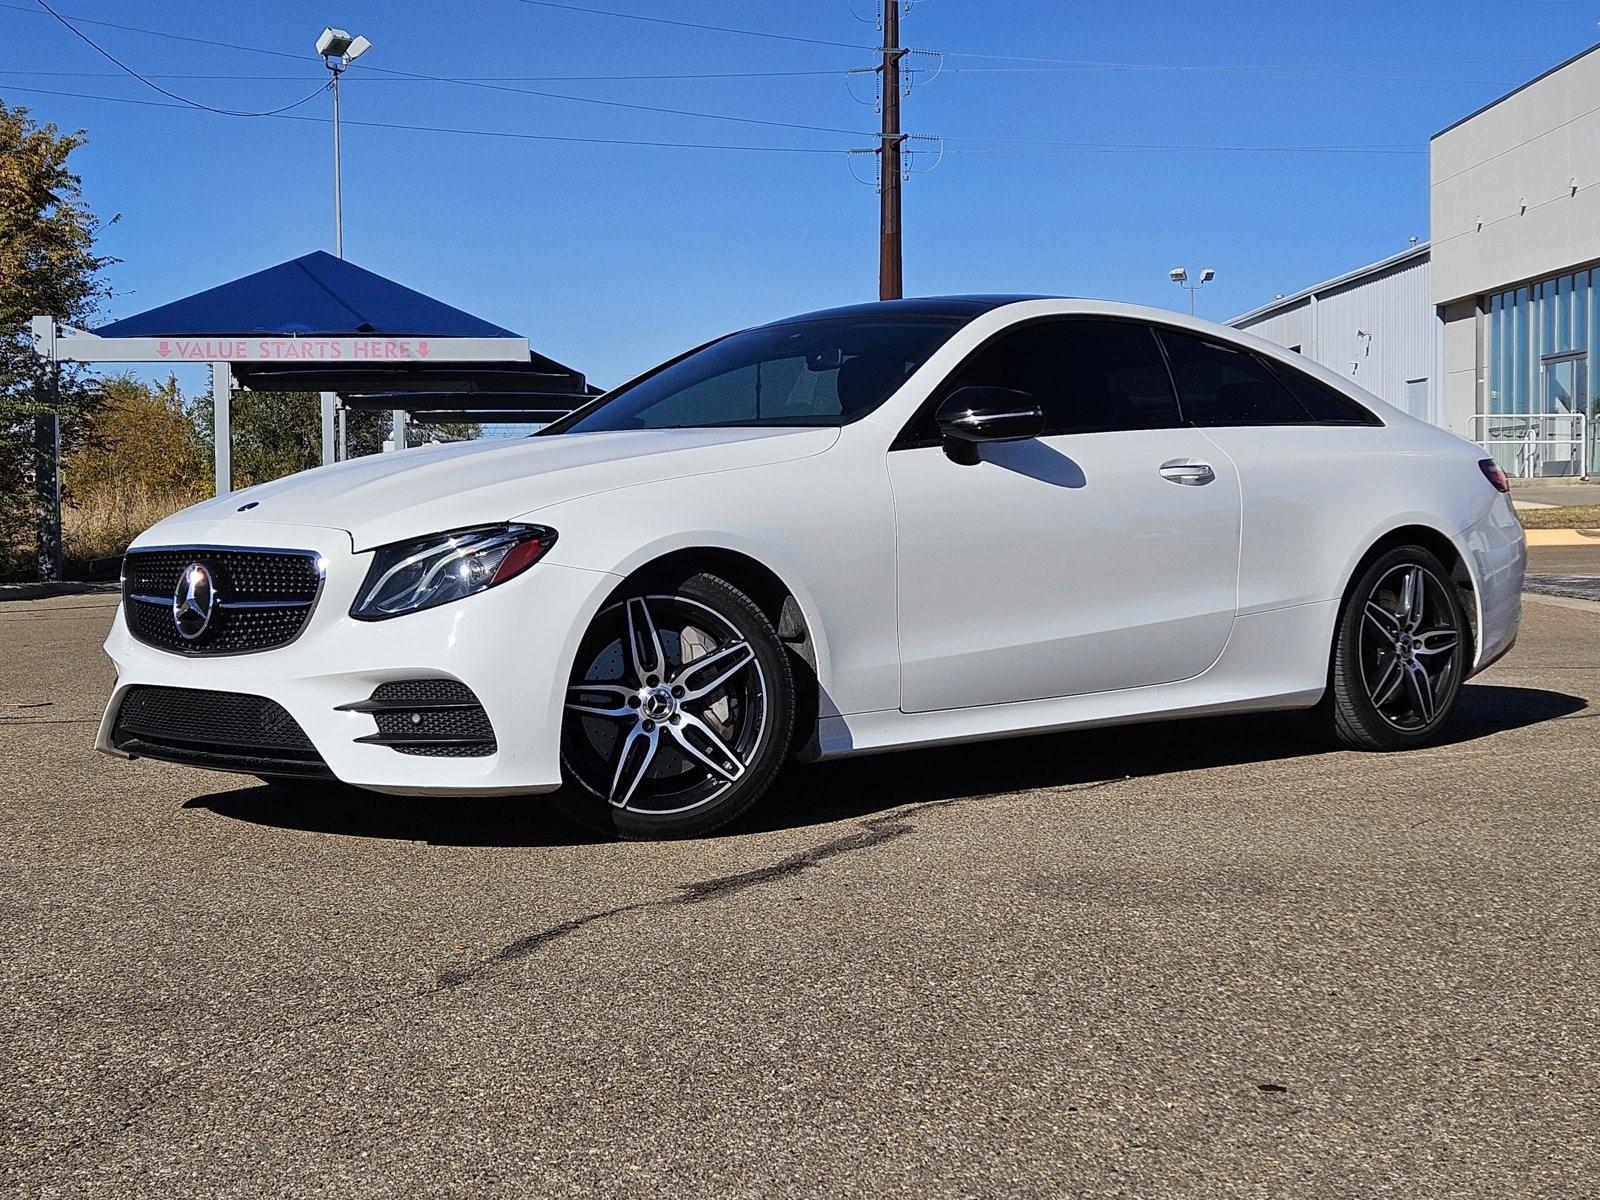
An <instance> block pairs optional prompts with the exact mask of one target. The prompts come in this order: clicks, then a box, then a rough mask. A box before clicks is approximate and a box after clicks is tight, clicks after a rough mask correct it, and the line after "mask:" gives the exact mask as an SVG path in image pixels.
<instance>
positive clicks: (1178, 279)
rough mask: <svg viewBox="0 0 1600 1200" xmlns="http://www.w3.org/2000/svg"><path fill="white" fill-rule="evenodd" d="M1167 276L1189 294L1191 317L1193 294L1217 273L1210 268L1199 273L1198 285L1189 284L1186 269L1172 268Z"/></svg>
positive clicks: (1187, 270)
mask: <svg viewBox="0 0 1600 1200" xmlns="http://www.w3.org/2000/svg"><path fill="white" fill-rule="evenodd" d="M1167 275H1168V276H1169V277H1170V278H1171V279H1172V282H1173V283H1175V284H1177V285H1178V286H1179V287H1181V288H1182V289H1183V290H1184V291H1186V292H1188V293H1189V315H1190V316H1191V317H1192V316H1194V294H1195V293H1196V292H1198V291H1199V290H1200V289H1201V288H1203V287H1205V285H1206V284H1208V283H1210V282H1211V281H1212V280H1213V279H1215V278H1216V277H1217V273H1216V272H1215V271H1213V270H1212V269H1211V268H1210V267H1207V268H1205V269H1204V270H1203V271H1201V272H1200V282H1199V283H1190V282H1189V269H1188V268H1187V267H1173V268H1172V270H1170V271H1168V272H1167Z"/></svg>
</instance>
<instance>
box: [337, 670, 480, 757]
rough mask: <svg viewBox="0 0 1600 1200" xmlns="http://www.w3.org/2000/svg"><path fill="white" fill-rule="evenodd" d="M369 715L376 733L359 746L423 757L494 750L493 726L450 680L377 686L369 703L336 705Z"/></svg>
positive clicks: (474, 754)
mask: <svg viewBox="0 0 1600 1200" xmlns="http://www.w3.org/2000/svg"><path fill="white" fill-rule="evenodd" d="M341 708H342V709H344V710H346V711H349V712H364V713H370V714H371V715H372V719H373V720H374V721H375V722H377V725H378V732H377V733H375V734H368V735H367V736H366V737H359V738H357V739H356V741H358V742H364V743H366V744H368V745H374V746H388V747H389V748H390V749H391V750H397V751H399V752H400V753H401V754H417V755H422V756H424V757H427V758H482V757H484V756H486V755H490V754H493V753H494V752H495V749H496V745H495V738H494V727H493V726H492V725H491V724H490V723H489V714H488V713H486V712H484V711H483V705H482V704H480V703H479V702H478V697H477V696H475V695H474V694H473V692H472V689H471V688H469V687H468V686H467V685H466V684H464V683H462V682H460V681H459V680H455V679H402V680H397V681H395V682H393V683H384V684H379V685H378V688H377V690H376V691H374V692H373V693H372V696H371V698H370V699H367V700H362V701H360V702H359V703H356V704H345V705H341Z"/></svg>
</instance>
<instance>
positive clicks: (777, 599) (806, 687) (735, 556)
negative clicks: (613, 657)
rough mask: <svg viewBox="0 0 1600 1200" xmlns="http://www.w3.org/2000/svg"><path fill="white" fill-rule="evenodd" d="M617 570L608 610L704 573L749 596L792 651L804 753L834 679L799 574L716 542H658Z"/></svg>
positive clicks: (798, 736)
mask: <svg viewBox="0 0 1600 1200" xmlns="http://www.w3.org/2000/svg"><path fill="white" fill-rule="evenodd" d="M614 571H615V573H616V574H617V575H619V576H621V578H619V579H618V581H617V584H616V586H615V587H614V588H613V589H612V591H611V596H608V597H607V599H606V600H605V601H604V602H603V603H602V604H601V606H600V607H602V608H604V607H605V604H608V603H610V601H611V597H614V596H616V595H619V594H620V593H622V592H624V591H626V590H627V589H628V588H630V587H633V586H636V585H637V584H639V583H640V582H643V581H657V580H659V581H669V580H674V579H682V578H684V577H686V576H688V575H693V574H698V573H700V572H705V573H708V574H711V575H715V576H717V577H719V578H721V579H724V580H726V581H727V582H728V583H731V584H732V585H733V586H734V587H736V588H738V589H739V590H740V591H742V592H743V593H744V594H745V595H747V596H749V597H750V599H751V600H752V601H754V603H755V605H756V607H757V608H759V609H760V610H761V611H762V613H763V614H765V616H766V618H767V619H768V620H769V621H771V622H772V627H773V629H775V630H776V631H777V633H778V640H779V641H780V642H781V643H782V644H783V647H784V649H785V650H787V651H788V653H789V666H790V669H791V670H792V671H793V672H794V675H795V695H796V697H797V699H798V701H799V705H800V708H799V711H797V712H796V713H795V730H796V737H795V748H796V750H797V751H800V752H802V753H804V752H805V751H806V750H807V748H808V747H809V746H810V745H811V743H813V742H814V741H815V738H816V729H817V720H818V717H819V715H820V712H821V708H822V696H823V693H824V690H825V687H826V681H827V678H828V671H827V668H828V647H827V641H826V634H825V632H824V630H823V628H822V625H821V622H820V620H819V619H818V615H817V613H816V610H815V606H814V603H813V602H812V600H811V597H810V594H809V593H808V592H807V591H805V590H804V589H803V587H797V586H796V585H794V584H793V583H791V580H792V579H794V578H796V576H795V575H794V574H793V573H791V572H787V571H782V572H780V569H778V568H774V567H773V566H772V565H770V564H769V563H768V562H767V561H764V560H763V558H759V557H757V556H756V554H755V553H753V552H751V550H750V549H748V548H744V547H734V546H730V545H727V544H720V543H717V542H711V541H706V542H699V543H694V544H687V545H678V546H672V547H666V546H656V547H653V548H652V549H651V550H649V551H642V552H640V553H639V554H637V555H635V556H633V558H631V559H630V560H629V561H628V562H627V563H625V564H622V565H621V566H619V567H617V568H615V569H614ZM569 669H570V664H569Z"/></svg>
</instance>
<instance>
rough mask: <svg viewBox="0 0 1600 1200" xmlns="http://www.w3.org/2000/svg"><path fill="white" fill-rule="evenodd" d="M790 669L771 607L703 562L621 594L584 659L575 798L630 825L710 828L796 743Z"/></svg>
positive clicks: (600, 815) (565, 747)
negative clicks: (679, 576)
mask: <svg viewBox="0 0 1600 1200" xmlns="http://www.w3.org/2000/svg"><path fill="white" fill-rule="evenodd" d="M793 686H794V685H793V682H792V680H791V678H790V675H789V669H788V664H787V659H786V657H785V652H784V650H783V647H782V646H781V644H780V643H779V642H778V640H777V635H776V634H775V633H774V632H773V630H772V627H771V625H770V623H769V622H768V621H767V619H766V617H765V616H764V615H763V614H762V613H761V611H760V609H758V608H757V607H756V605H755V604H754V603H753V602H752V601H750V600H749V599H748V598H747V597H746V596H744V595H743V594H742V593H741V592H739V591H738V590H737V589H735V588H733V587H732V586H730V585H729V584H727V583H726V582H724V581H723V580H721V579H717V578H715V577H713V576H709V575H696V576H693V577H691V578H689V579H687V580H684V581H682V582H681V583H678V584H677V585H675V586H664V585H656V586H646V587H642V588H640V589H638V590H635V591H631V592H629V593H627V594H624V595H622V596H619V597H617V598H616V599H614V600H613V601H612V602H611V603H609V604H608V605H607V606H606V607H605V608H604V609H602V610H601V612H600V613H599V615H598V616H597V617H596V618H595V620H594V622H593V624H592V625H591V627H590V629H589V631H588V633H587V635H586V636H585V637H584V639H583V642H582V644H581V645H580V646H579V650H578V656H577V659H576V661H575V663H574V666H573V672H572V677H571V679H570V681H569V684H568V688H567V694H566V712H565V717H564V720H563V722H562V737H561V758H562V766H563V770H564V773H565V775H566V777H567V786H566V788H565V789H563V796H562V797H560V799H562V800H563V803H564V807H565V808H566V809H567V811H568V812H569V813H572V815H574V816H577V817H578V818H579V819H580V820H582V821H583V822H584V823H585V824H588V825H590V826H592V827H598V828H601V829H603V830H606V831H609V832H617V833H621V834H623V835H625V836H632V837H653V836H684V835H690V834H698V833H705V832H708V831H709V830H711V829H714V828H716V827H717V826H719V825H722V824H724V823H726V822H727V821H729V820H732V819H733V818H734V817H735V816H737V815H738V814H739V813H740V812H742V811H744V809H745V808H747V807H748V806H749V805H750V804H751V803H752V802H753V801H754V800H755V799H756V798H757V797H758V796H759V795H760V794H761V792H763V791H765V790H766V787H767V785H768V784H769V783H770V781H771V778H772V776H773V775H774V774H775V773H776V771H777V768H778V767H779V766H780V765H781V763H782V760H783V757H784V755H785V753H786V751H787V749H788V742H789V735H790V725H791V722H792V720H793V710H794V702H793Z"/></svg>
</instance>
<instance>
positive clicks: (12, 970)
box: [0, 595, 1600, 1198]
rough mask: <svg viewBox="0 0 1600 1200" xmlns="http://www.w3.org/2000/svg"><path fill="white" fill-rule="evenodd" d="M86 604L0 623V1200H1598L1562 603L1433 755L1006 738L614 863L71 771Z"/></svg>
mask: <svg viewBox="0 0 1600 1200" xmlns="http://www.w3.org/2000/svg"><path fill="white" fill-rule="evenodd" d="M113 604H114V597H110V596H105V595H76V596H74V595H67V596H59V597H55V598H52V599H44V600H35V601H22V600H14V601H9V602H6V603H4V604H0V726H3V729H0V820H3V822H4V837H3V841H0V854H3V856H4V867H3V870H0V935H3V939H4V947H5V953H4V954H3V955H0V993H3V995H4V997H5V1001H6V1014H5V1019H4V1020H3V1021H0V1193H5V1194H13V1195H19V1196H28V1197H50V1196H107V1197H112V1196H115V1197H143V1196H149V1197H187V1196H229V1197H253V1196H271V1197H283V1196H301V1195H333V1196H365V1195H374V1196H405V1197H420V1196H442V1197H457V1196H459V1197H481V1196H491V1195H589V1194H593V1195H617V1196H639V1195H663V1196H695V1195H707V1196H710V1195H728V1196H752V1197H754V1196H787V1195H797V1196H799V1195H807V1196H812V1195H824V1194H827V1195H832V1194H845V1195H870V1196H887V1195H907V1196H1130V1197H1132V1196H1136V1197H1158V1196H1194V1197H1225V1196H1259V1197H1282V1196H1295V1197H1307V1196H1351V1197H1357V1196H1359V1197H1374V1196H1401V1195H1404V1196H1430V1197H1434V1196H1438V1197H1443V1196H1450V1197H1458V1196H1484V1197H1497V1198H1503V1197H1522V1196H1550V1197H1557V1196H1560V1197H1575V1196H1585V1195H1595V1194H1596V1193H1597V1191H1600V1182H1597V1181H1600V953H1597V950H1600V870H1597V850H1596V847H1597V845H1600V788H1597V786H1596V779H1597V777H1600V721H1597V720H1596V715H1597V714H1600V708H1597V707H1596V702H1597V699H1600V606H1593V605H1585V604H1583V603H1581V602H1576V601H1562V600H1545V599H1532V600H1530V601H1529V603H1528V604H1527V606H1526V609H1525V622H1524V627H1523V633H1522V637H1521V640H1520V642H1519V643H1518V646H1517V648H1516V650H1515V651H1514V652H1513V654H1512V656H1511V657H1510V658H1508V659H1507V660H1506V661H1505V662H1504V663H1502V664H1501V665H1499V666H1496V667H1495V668H1494V669H1492V670H1491V671H1489V672H1488V673H1487V674H1485V675H1484V676H1481V677H1479V678H1478V679H1477V680H1475V681H1473V683H1472V684H1470V685H1469V686H1468V687H1467V688H1466V690H1465V693H1464V698H1463V702H1462V705H1461V711H1460V715H1459V717H1458V719H1457V721H1456V723H1455V725H1454V727H1453V729H1452V730H1451V732H1450V736H1449V739H1448V742H1447V744H1444V745H1440V746H1437V747H1434V748H1431V749H1428V750H1424V751H1419V752H1414V753H1410V754H1404V755H1392V756H1363V755H1356V754H1349V753H1338V752H1331V751H1328V750H1326V749H1325V748H1324V747H1323V746H1322V745H1321V744H1319V743H1318V742H1316V741H1315V740H1308V738H1307V736H1306V734H1305V732H1304V728H1303V725H1302V724H1301V723H1300V722H1299V721H1298V720H1296V719H1294V718H1292V717H1266V718H1249V719H1242V718H1241V719H1228V720H1210V721H1194V722H1183V723H1168V724H1162V725H1152V726H1146V727H1142V728H1137V729H1127V730H1119V731H1110V732H1108V731H1100V732H1084V733H1076V734H1068V735H1060V736H1051V737H1038V738H1029V739H1024V740H1018V741H1012V742H1005V743H995V744H989V745H984V746H974V747H965V748H954V749H947V750H939V751H929V752H917V753H908V754H901V755H892V756H885V757H882V758H876V759H867V760H861V761H859V762H846V763H839V764H835V765H827V766H820V767H814V768H810V769H805V770H797V771H795V772H793V773H792V775H791V777H790V778H789V779H788V780H787V782H786V783H785V784H784V785H783V786H782V789H781V791H780V793H779V794H778V795H777V797H776V798H775V800H774V801H773V802H770V803H769V805H768V807H767V809H766V811H765V813H764V815H763V816H762V817H761V818H760V819H759V820H758V821H757V822H756V823H755V824H753V825H747V826H745V827H742V828H740V829H737V830H735V831H734V832H732V833H730V834H729V835H727V836H723V837H717V838H714V839H710V840H707V841H701V842H686V843H674V844H653V845H638V844H608V843H597V842H593V841H590V840H587V839H585V838H584V837H583V836H582V835H580V834H578V833H575V832H574V831H572V830H571V829H569V828H567V827H566V826H564V825H562V824H560V823H559V822H558V821H557V820H556V819H555V818H554V817H553V816H551V815H549V814H548V813H547V812H546V810H545V809H544V808H543V807H541V804H540V802H539V801H538V800H537V799H532V800H524V801H515V800H509V801H506V800H497V801H488V802H466V801H438V802H418V801H411V800H401V799H393V798H385V797H352V796H350V795H348V794H333V793H330V794H328V795H326V796H324V797H320V798H316V799H313V800H309V801H296V800H292V799H287V798H285V797H284V796H283V795H281V794H279V793H278V792H276V791H274V790H272V789H269V788H266V787H263V786H259V785H257V784H255V783H254V782H253V781H251V780H248V779H235V778H232V777H228V776H222V775H214V774H208V773H204V772H199V771H193V770H188V769H184V768H179V767H171V766H165V765H159V764H154V763H149V762H132V763H128V762H121V761H116V760H113V759H109V758H105V757H100V756H97V755H95V754H93V753H92V752H91V751H90V749H89V743H90V739H91V736H92V733H93V729H94V723H95V721H96V719H97V717H98V714H99V710H100V707H101V705H102V703H103V701H104V698H105V696H106V694H107V692H108V689H109V688H110V686H111V682H112V679H111V672H110V669H109V666H108V665H107V663H106V662H105V660H104V659H103V658H102V657H101V655H100V653H99V648H98V647H99V641H100V639H101V637H102V636H103V633H104V630H105V627H106V625H107V623H108V621H109V619H110V616H111V609H112V605H113Z"/></svg>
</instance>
